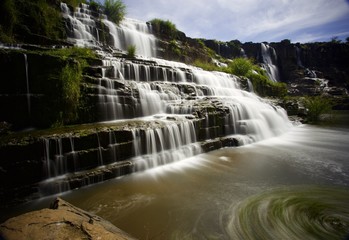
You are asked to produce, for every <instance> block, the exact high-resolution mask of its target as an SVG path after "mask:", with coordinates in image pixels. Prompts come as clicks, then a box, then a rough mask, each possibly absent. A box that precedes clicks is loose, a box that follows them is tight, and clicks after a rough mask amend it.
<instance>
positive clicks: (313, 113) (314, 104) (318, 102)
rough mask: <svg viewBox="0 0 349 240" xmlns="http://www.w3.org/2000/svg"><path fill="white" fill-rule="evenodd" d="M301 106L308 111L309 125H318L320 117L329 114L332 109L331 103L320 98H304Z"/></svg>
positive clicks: (324, 98) (326, 99)
mask: <svg viewBox="0 0 349 240" xmlns="http://www.w3.org/2000/svg"><path fill="white" fill-rule="evenodd" d="M303 104H304V106H305V107H306V108H307V109H308V114H307V119H308V121H309V122H311V123H318V122H319V120H320V115H321V114H324V113H327V112H329V111H330V110H331V108H332V103H331V101H330V100H329V99H328V98H326V97H322V96H315V97H305V98H304V99H303Z"/></svg>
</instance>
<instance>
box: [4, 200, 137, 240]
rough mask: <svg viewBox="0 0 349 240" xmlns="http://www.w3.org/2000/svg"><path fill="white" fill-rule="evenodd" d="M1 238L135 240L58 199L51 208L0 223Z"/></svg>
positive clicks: (14, 239) (94, 216)
mask: <svg viewBox="0 0 349 240" xmlns="http://www.w3.org/2000/svg"><path fill="white" fill-rule="evenodd" d="M0 239H6V240H18V239H90V240H97V239H110V240H112V239H113V240H114V239H115V240H130V239H134V238H132V237H131V236H129V235H128V234H126V233H124V232H122V231H121V230H120V229H118V228H117V227H115V226H114V225H112V224H111V223H110V222H108V221H106V220H104V219H102V218H100V217H98V216H96V215H94V214H91V213H88V212H86V211H84V210H82V209H79V208H77V207H75V206H73V205H71V204H70V203H68V202H66V201H64V200H62V199H60V198H57V199H56V200H55V201H54V202H53V203H52V204H51V207H50V208H46V209H42V210H39V211H34V212H29V213H26V214H23V215H20V216H18V217H14V218H11V219H9V220H7V221H6V222H4V223H2V224H1V225H0Z"/></svg>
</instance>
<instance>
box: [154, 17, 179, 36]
mask: <svg viewBox="0 0 349 240" xmlns="http://www.w3.org/2000/svg"><path fill="white" fill-rule="evenodd" d="M150 23H151V25H152V27H153V31H154V32H155V34H157V35H159V36H161V37H164V38H167V39H176V38H177V32H178V30H177V28H176V25H175V24H174V23H172V22H171V21H169V20H167V21H164V20H161V19H159V18H155V19H153V20H151V21H150Z"/></svg>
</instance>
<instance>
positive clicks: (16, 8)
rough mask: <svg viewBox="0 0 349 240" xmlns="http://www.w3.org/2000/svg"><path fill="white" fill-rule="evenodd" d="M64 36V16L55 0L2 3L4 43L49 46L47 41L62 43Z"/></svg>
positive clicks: (0, 31)
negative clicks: (60, 40) (43, 44)
mask: <svg viewBox="0 0 349 240" xmlns="http://www.w3.org/2000/svg"><path fill="white" fill-rule="evenodd" d="M76 1H78V0H76ZM63 37H65V36H64V26H63V23H62V15H61V11H60V8H59V5H58V4H57V2H56V1H55V0H36V1H27V0H2V1H1V3H0V38H1V39H0V40H1V41H5V42H17V41H20V42H27V43H35V44H41V43H46V44H47V39H51V40H58V39H61V38H63ZM38 39H40V40H41V42H40V41H39V40H38Z"/></svg>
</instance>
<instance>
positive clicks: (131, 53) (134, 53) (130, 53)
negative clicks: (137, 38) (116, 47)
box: [127, 45, 136, 58]
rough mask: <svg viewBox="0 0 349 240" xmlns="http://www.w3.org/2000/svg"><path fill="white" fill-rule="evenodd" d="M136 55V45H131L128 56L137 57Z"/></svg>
mask: <svg viewBox="0 0 349 240" xmlns="http://www.w3.org/2000/svg"><path fill="white" fill-rule="evenodd" d="M135 56H136V46H135V45H130V46H128V48H127V57H128V58H135Z"/></svg>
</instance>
